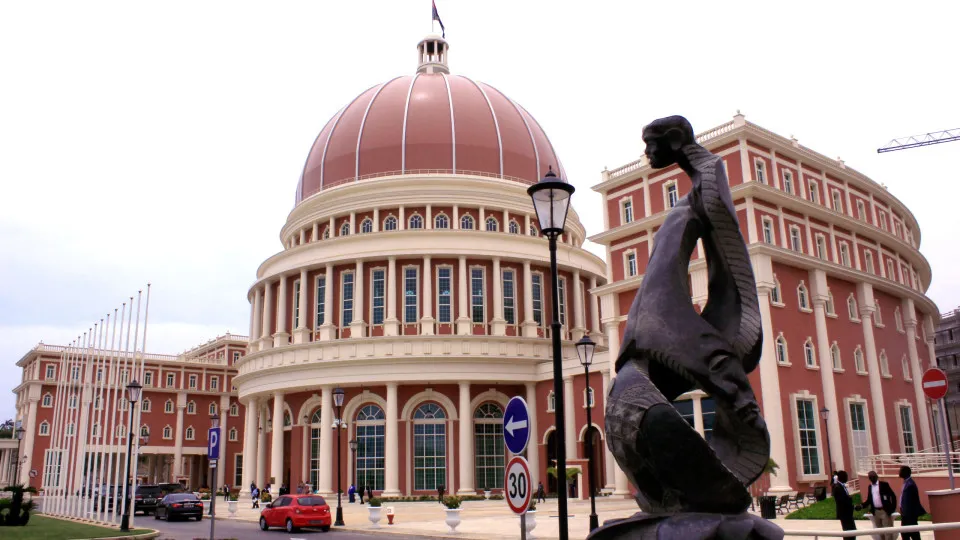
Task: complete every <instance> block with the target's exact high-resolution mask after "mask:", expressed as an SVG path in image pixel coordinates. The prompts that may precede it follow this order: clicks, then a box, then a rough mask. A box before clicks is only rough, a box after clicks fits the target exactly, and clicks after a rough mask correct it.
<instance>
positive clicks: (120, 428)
mask: <svg viewBox="0 0 960 540" xmlns="http://www.w3.org/2000/svg"><path fill="white" fill-rule="evenodd" d="M124 427H125V426H117V436H118V437H123V428H124ZM75 431H76V427H75V426H74V425H73V422H70V423H69V424H67V437H73V433H74V432H75Z"/></svg>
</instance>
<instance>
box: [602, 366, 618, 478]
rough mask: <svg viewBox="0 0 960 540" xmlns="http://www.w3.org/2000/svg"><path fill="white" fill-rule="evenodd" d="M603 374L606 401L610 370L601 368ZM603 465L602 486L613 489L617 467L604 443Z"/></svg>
mask: <svg viewBox="0 0 960 540" xmlns="http://www.w3.org/2000/svg"><path fill="white" fill-rule="evenodd" d="M600 374H601V375H602V376H603V402H604V404H606V403H607V393H608V392H610V372H609V371H607V370H603V371H601V372H600ZM601 412H604V411H601ZM603 440H604V442H606V440H607V437H606V435H604V437H603ZM603 465H604V469H605V470H604V480H603V487H604V489H608V490H613V489H614V483H615V482H616V480H615V479H614V478H615V475H616V469H617V460H616V459H614V457H613V452H611V451H610V447H609V446H607V445H606V444H604V445H603Z"/></svg>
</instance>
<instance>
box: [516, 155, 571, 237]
mask: <svg viewBox="0 0 960 540" xmlns="http://www.w3.org/2000/svg"><path fill="white" fill-rule="evenodd" d="M574 191H576V189H575V188H574V187H573V186H572V185H570V184H569V183H567V181H566V180H564V179H562V178H559V177H557V175H556V174H554V172H553V167H551V168H550V170H549V171H547V174H546V175H545V176H544V177H543V178H541V179H540V181H539V182H537V183H536V184H534V185H532V186H530V187H529V188H527V194H528V195H530V198H531V199H532V200H533V208H534V210H536V212H537V220H538V221H539V222H540V231H541V232H542V233H543V234H545V235H547V236H560V235H561V234H562V233H563V228H564V225H565V224H566V222H567V211H568V210H569V209H570V196H571V195H573V192H574Z"/></svg>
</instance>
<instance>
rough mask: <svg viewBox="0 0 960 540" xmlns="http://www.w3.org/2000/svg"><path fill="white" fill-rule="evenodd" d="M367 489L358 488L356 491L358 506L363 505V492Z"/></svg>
mask: <svg viewBox="0 0 960 540" xmlns="http://www.w3.org/2000/svg"><path fill="white" fill-rule="evenodd" d="M365 489H367V488H365V487H364V486H360V490H359V491H357V495H360V504H363V491H364V490H365Z"/></svg>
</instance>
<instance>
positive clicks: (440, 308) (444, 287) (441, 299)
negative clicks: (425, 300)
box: [437, 266, 453, 323]
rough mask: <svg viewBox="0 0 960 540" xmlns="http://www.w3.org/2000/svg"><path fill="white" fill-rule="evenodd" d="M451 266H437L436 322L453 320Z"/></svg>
mask: <svg viewBox="0 0 960 540" xmlns="http://www.w3.org/2000/svg"><path fill="white" fill-rule="evenodd" d="M452 276H453V268H451V267H449V266H440V267H437V322H441V323H450V322H453V278H452Z"/></svg>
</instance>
